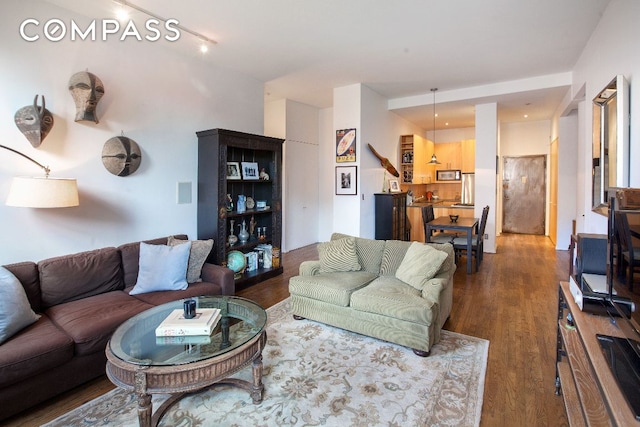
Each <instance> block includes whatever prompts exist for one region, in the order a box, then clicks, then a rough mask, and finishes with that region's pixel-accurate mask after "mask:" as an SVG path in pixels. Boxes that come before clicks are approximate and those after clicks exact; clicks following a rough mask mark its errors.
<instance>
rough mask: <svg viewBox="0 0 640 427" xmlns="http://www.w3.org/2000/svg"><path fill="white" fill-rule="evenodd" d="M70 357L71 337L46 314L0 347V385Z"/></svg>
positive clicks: (71, 355) (29, 375)
mask: <svg viewBox="0 0 640 427" xmlns="http://www.w3.org/2000/svg"><path fill="white" fill-rule="evenodd" d="M72 357H73V340H72V339H71V338H69V336H67V335H66V334H64V333H63V332H62V331H61V330H60V329H58V328H57V327H56V326H55V325H54V324H53V323H52V322H51V320H50V319H49V318H48V317H47V316H41V317H40V319H39V320H38V321H37V322H35V323H33V324H31V325H30V326H27V327H26V328H25V329H23V330H22V331H20V332H18V333H17V334H16V335H14V336H13V337H11V338H9V340H7V341H6V342H5V343H3V344H2V346H0V388H3V387H5V386H8V385H9V384H13V383H15V382H17V381H20V380H23V379H26V378H29V377H32V376H34V375H37V374H40V373H42V372H45V371H48V370H49V369H51V368H55V367H58V366H60V365H62V364H64V363H66V362H67V361H69V360H71V358H72Z"/></svg>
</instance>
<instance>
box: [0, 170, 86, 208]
mask: <svg viewBox="0 0 640 427" xmlns="http://www.w3.org/2000/svg"><path fill="white" fill-rule="evenodd" d="M6 204H7V206H18V207H25V208H66V207H71V206H78V205H79V204H80V203H79V199H78V183H77V182H76V180H75V179H62V178H58V179H56V178H45V177H42V178H34V177H16V178H13V181H12V182H11V188H10V189H9V195H8V196H7V202H6Z"/></svg>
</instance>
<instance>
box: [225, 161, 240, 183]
mask: <svg viewBox="0 0 640 427" xmlns="http://www.w3.org/2000/svg"><path fill="white" fill-rule="evenodd" d="M231 179H242V176H241V175H240V163H238V162H227V180H231Z"/></svg>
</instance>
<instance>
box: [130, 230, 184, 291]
mask: <svg viewBox="0 0 640 427" xmlns="http://www.w3.org/2000/svg"><path fill="white" fill-rule="evenodd" d="M190 250H191V242H187V243H185V244H184V245H178V246H167V245H150V244H148V243H144V242H140V261H139V269H138V280H137V281H136V285H135V286H134V287H133V289H132V290H131V291H130V292H129V295H136V294H145V293H147V292H156V291H182V290H185V289H187V287H188V286H189V284H188V283H187V266H188V265H189V252H190Z"/></svg>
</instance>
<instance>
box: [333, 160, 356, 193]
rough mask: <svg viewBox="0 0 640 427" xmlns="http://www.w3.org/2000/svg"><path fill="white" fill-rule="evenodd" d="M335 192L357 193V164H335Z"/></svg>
mask: <svg viewBox="0 0 640 427" xmlns="http://www.w3.org/2000/svg"><path fill="white" fill-rule="evenodd" d="M336 194H338V195H348V196H353V195H356V194H358V167H357V166H336Z"/></svg>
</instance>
